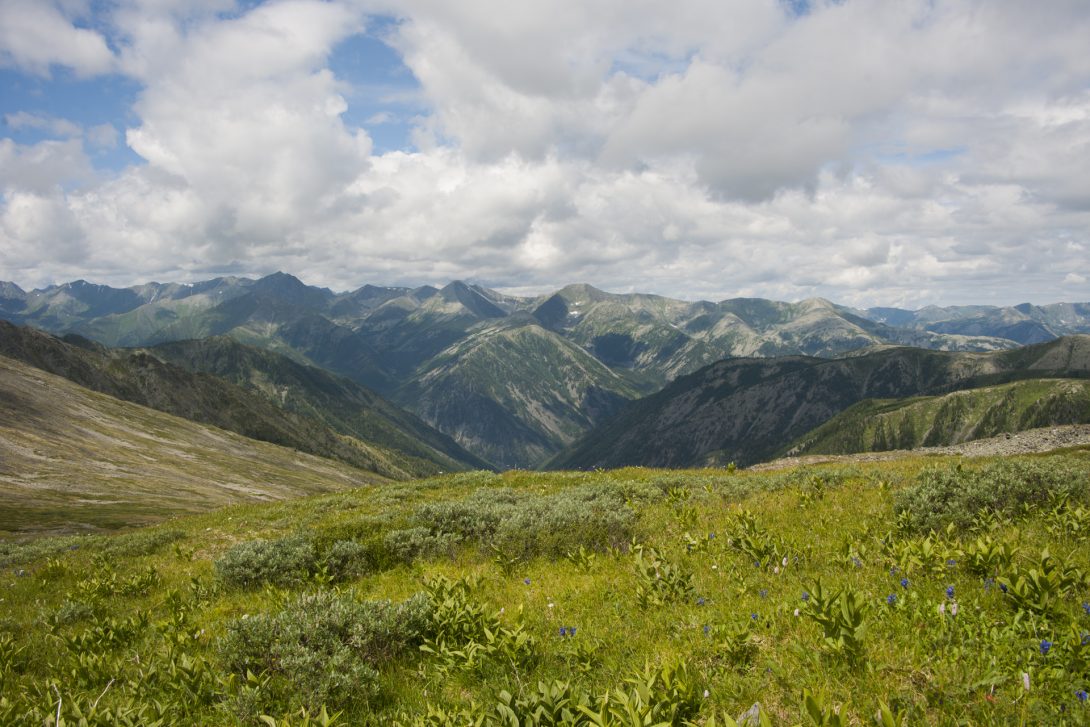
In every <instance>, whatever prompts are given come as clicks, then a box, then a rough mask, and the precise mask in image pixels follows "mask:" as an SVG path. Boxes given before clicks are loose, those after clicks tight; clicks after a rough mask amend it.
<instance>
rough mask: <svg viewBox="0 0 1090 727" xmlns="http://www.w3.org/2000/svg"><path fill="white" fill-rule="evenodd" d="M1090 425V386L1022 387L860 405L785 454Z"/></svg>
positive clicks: (909, 445) (1061, 382)
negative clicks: (1049, 427)
mask: <svg viewBox="0 0 1090 727" xmlns="http://www.w3.org/2000/svg"><path fill="white" fill-rule="evenodd" d="M1087 422H1090V382H1087V381H1074V380H1070V379H1051V380H1033V381H1019V382H1016V383H1012V384H1005V385H1002V386H987V387H982V388H979V389H970V390H968V391H956V392H953V393H951V394H946V395H943V396H924V397H913V398H910V399H893V400H889V399H885V400H881V399H879V400H874V399H871V400H867V401H861V402H859V403H858V404H856V405H855V406H853V407H851V408H849V409H848V410H847V411H845V412H843V413H841V414H838V415H837V416H835V417H833V418H832V419H830V420H829V421H828V422H826V423H825V424H822V425H821V426H820V427H818V428H817V429H814V430H813V431H812V432H809V433H807V434H805V435H804V436H802V437H800V438H799V439H798V440H797V441H796V442H795V443H794V444H792V445H790V446H789V447H787V448H786V449H785V452H784V453H785V454H790V455H804V454H850V453H853V452H880V451H885V450H891V449H914V448H916V447H934V446H943V445H949V444H960V443H961V442H968V441H971V440H974V439H982V438H984V437H994V436H996V435H998V434H1003V433H1011V432H1021V431H1024V430H1026V429H1033V428H1035V427H1047V426H1054V425H1060V424H1084V423H1087Z"/></svg>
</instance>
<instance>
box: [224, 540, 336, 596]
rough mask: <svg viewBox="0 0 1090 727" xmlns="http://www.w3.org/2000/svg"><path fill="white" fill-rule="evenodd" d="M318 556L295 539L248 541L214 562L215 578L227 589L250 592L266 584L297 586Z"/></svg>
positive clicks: (307, 545) (305, 543)
mask: <svg viewBox="0 0 1090 727" xmlns="http://www.w3.org/2000/svg"><path fill="white" fill-rule="evenodd" d="M317 560H318V553H317V551H316V550H315V549H314V546H313V545H312V544H311V543H310V542H309V541H307V540H304V539H302V538H299V537H291V538H281V539H279V540H250V541H247V542H244V543H239V544H238V545H235V546H234V547H232V548H231V549H230V550H228V551H227V552H226V553H224V554H223V555H222V556H220V558H219V559H217V560H216V563H215V568H216V575H217V576H219V578H220V579H221V580H222V581H223V582H224V583H226V584H227V585H229V586H235V587H237V588H253V587H256V586H260V585H263V584H266V583H269V584H273V585H278V586H285V585H292V584H296V583H299V582H301V581H303V580H304V579H306V578H307V576H308V575H309V574H310V573H311V572H312V571H313V569H314V567H315V564H316V563H317Z"/></svg>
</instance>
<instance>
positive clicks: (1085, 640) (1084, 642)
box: [1079, 631, 1090, 646]
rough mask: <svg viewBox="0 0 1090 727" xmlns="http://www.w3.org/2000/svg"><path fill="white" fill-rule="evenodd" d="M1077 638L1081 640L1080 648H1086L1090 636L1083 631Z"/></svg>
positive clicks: (1089, 641)
mask: <svg viewBox="0 0 1090 727" xmlns="http://www.w3.org/2000/svg"><path fill="white" fill-rule="evenodd" d="M1079 637H1080V638H1081V640H1082V644H1081V645H1082V646H1086V645H1087V644H1090V634H1088V633H1086V632H1085V631H1083V632H1082V633H1081V634H1079Z"/></svg>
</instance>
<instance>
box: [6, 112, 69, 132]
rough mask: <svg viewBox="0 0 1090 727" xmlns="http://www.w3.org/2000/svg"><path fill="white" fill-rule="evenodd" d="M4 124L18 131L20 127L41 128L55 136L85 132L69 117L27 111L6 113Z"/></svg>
mask: <svg viewBox="0 0 1090 727" xmlns="http://www.w3.org/2000/svg"><path fill="white" fill-rule="evenodd" d="M4 124H5V125H6V126H8V127H10V128H12V129H14V130H16V131H18V130H20V129H40V130H42V131H46V132H48V133H50V134H53V135H54V136H79V135H80V134H82V133H83V130H82V129H81V128H80V126H79V124H77V123H75V122H72V121H69V120H68V119H58V118H56V117H54V116H47V115H46V114H32V113H28V112H26V111H17V112H16V113H13V114H4Z"/></svg>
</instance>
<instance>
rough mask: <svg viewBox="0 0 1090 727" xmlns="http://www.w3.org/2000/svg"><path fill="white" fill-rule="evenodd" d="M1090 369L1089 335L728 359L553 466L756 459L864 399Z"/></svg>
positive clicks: (629, 412) (639, 406) (625, 415)
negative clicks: (953, 348) (983, 346)
mask: <svg viewBox="0 0 1090 727" xmlns="http://www.w3.org/2000/svg"><path fill="white" fill-rule="evenodd" d="M1046 376H1047V377H1077V378H1082V377H1087V376H1090V336H1069V337H1065V338H1061V339H1057V340H1055V341H1050V342H1048V343H1044V344H1039V345H1037V346H1027V347H1025V348H1022V349H1017V350H1014V351H1000V352H994V353H951V352H942V351H928V350H922V349H912V348H892V349H886V350H881V351H876V352H873V353H868V354H863V355H858V356H851V357H846V358H842V359H833V360H828V359H818V358H803V357H784V358H778V359H767V360H762V359H730V360H725V361H720V362H718V363H715V364H712V365H711V366H708V367H706V368H704V369H701V370H700V371H698V372H696V373H694V374H691V375H689V376H684V377H681V378H679V379H678V380H677V381H675V382H674V383H672V384H670V385H669V386H667V387H666V388H665V389H663V390H662V391H661V392H659V393H658V394H655V395H653V396H650V397H647V398H645V399H641V400H639V401H637V402H634V403H633V404H631V405H629V406H628V407H626V408H625V409H624V410H622V411H621V412H620V413H619V414H618V415H617V416H616V417H614V418H613V419H611V420H610V421H608V422H606V423H605V424H603V425H602V426H601V427H599V428H598V429H596V430H594V431H592V432H590V433H589V434H587V435H586V436H584V437H583V438H582V439H580V440H579V441H578V442H577V443H576V444H574V445H573V446H572V447H571V448H570V449H568V450H566V451H565V452H562V453H561V454H559V455H558V456H557V457H555V458H554V459H553V460H552V461H551V462H550V463H549V466H550V467H553V468H586V467H615V466H622V465H633V464H639V465H646V466H666V467H682V466H692V465H696V464H702V463H725V462H730V461H735V462H737V463H738V464H750V463H754V462H758V461H761V460H762V459H766V458H768V457H770V456H771V455H773V454H774V453H775V452H778V451H780V450H781V449H782V448H784V447H786V446H787V445H788V444H789V443H791V442H793V441H794V440H796V439H797V438H799V437H801V436H802V435H804V434H805V433H806V432H808V431H810V430H811V429H813V428H814V427H816V426H818V425H820V424H822V423H823V422H825V421H827V420H829V419H830V418H832V417H833V416H835V415H836V414H838V413H840V412H842V411H844V410H845V409H847V408H848V407H850V406H851V405H853V404H855V403H857V402H859V401H861V400H863V399H892V398H904V397H909V396H918V395H921V394H938V393H943V392H949V391H951V390H957V389H965V388H975V387H979V386H985V385H991V384H999V383H1003V382H1007V381H1014V380H1020V379H1029V378H1041V377H1046Z"/></svg>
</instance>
